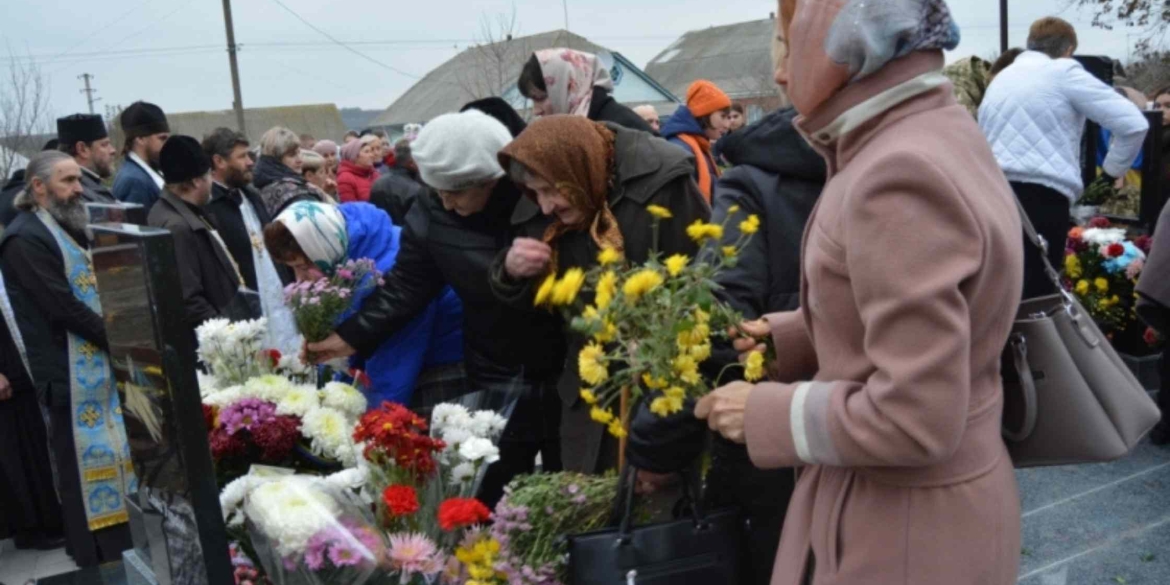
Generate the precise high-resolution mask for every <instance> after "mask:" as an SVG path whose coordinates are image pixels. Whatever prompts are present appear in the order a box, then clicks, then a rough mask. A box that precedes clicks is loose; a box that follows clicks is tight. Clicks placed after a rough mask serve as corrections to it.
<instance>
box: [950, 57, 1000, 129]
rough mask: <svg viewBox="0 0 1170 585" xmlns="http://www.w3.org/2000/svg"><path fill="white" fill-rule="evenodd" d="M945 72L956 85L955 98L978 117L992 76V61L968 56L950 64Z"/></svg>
mask: <svg viewBox="0 0 1170 585" xmlns="http://www.w3.org/2000/svg"><path fill="white" fill-rule="evenodd" d="M943 74H944V75H946V76H947V77H948V78H950V80H951V83H952V84H954V86H955V99H957V100H958V101H959V103H960V104H961V105H962V106H963V107H965V108H967V111H969V112H971V115H972V116H975V117H976V118H978V117H979V104H980V103H981V102H983V92H985V91H987V84H988V83H989V81H990V77H991V63H988V62H987V61H984V60H983V59H980V58H979V57H974V56H972V57H967V58H966V59H962V60H960V61H955V62H954V63H951V64H950V65H948V66H947V67H946V68H945V69H943Z"/></svg>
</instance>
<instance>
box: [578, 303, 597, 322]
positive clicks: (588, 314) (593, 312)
mask: <svg viewBox="0 0 1170 585" xmlns="http://www.w3.org/2000/svg"><path fill="white" fill-rule="evenodd" d="M581 318H582V319H585V320H586V321H589V322H591V323H592V322H593V321H597V320H598V319H600V318H601V315H599V314H598V313H597V307H594V306H593V305H585V309H584V310H583V311H581Z"/></svg>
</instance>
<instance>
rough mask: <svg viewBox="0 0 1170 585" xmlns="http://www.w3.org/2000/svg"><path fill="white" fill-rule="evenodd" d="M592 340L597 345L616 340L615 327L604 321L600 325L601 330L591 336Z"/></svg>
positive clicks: (611, 323) (610, 322)
mask: <svg viewBox="0 0 1170 585" xmlns="http://www.w3.org/2000/svg"><path fill="white" fill-rule="evenodd" d="M593 339H594V341H596V342H597V343H609V342H611V341H613V340H614V339H617V326H616V325H614V324H613V322H612V321H608V320H606V321H605V322H603V323H602V324H601V329H600V330H599V331H598V332H597V333H594V334H593Z"/></svg>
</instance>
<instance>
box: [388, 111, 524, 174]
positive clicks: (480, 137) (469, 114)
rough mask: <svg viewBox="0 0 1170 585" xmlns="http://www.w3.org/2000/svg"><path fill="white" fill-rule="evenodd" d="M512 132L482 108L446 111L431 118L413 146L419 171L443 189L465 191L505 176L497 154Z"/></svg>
mask: <svg viewBox="0 0 1170 585" xmlns="http://www.w3.org/2000/svg"><path fill="white" fill-rule="evenodd" d="M511 141H512V134H511V133H510V132H508V129H507V128H506V127H505V126H504V125H503V124H501V123H500V122H499V121H498V120H496V119H495V118H493V117H491V116H489V115H487V114H484V113H483V112H480V111H478V110H468V111H466V112H462V113H458V114H444V115H442V116H439V117H438V118H435V119H434V120H431V121H430V122H428V123H427V125H426V126H424V127H423V129H422V132H419V134H418V139H416V140H415V141H414V143H413V144H411V145H410V148H411V155H412V156H413V157H414V161H415V162H416V163H417V164H418V172H419V174H420V175H422V180H423V182H424V183H426V184H427V185H430V186H431V187H432V188H434V189H438V190H440V191H462V190H464V189H467V188H469V187H474V186H475V185H477V184H479V183H482V182H484V181H490V180H492V179H498V178H500V177H503V176H504V174H505V173H504V169H503V167H501V166H500V160H499V157H498V156H497V154H498V153H499V152H500V150H502V149H503V148H504V147H505V146H507V145H508V143H509V142H511Z"/></svg>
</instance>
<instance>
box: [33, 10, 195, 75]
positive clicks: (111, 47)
mask: <svg viewBox="0 0 1170 585" xmlns="http://www.w3.org/2000/svg"><path fill="white" fill-rule="evenodd" d="M190 3H191V0H186V2H183V3H181V4H179V6H178V7H176V8H175V9H174V10H172V11H170V12H168V13H166V14H165V15H163V16H162V17H161V18H156V19H154V20H152V21H150V24H148V25H146V26H145V27H143V28H141V29H138V30H136V31H134V32H132V33H130V34H128V35H126V36H124V37H122V38H121V39H118V41H117V42H115V43H114V44H112V45H109V46H107V47H106V48H105V49H102V51H98V52H99V53H100V52H103V51H109V50H111V49H113V48H114V47H117V46H118V45H120V44H122V43H124V42H126V41H128V40H130V39H132V38H134V37H136V36H138V35H140V34H142V33H144V32H147V31H149V30H150V29H152V28H154V26H155V25H156V24H158V23H160V22H162V21H164V20H166V19H168V18H170V17H172V16H174V15H175V13H177V12H179V11H180V10H182V9H184V8H186V7H187V5H188V4H190ZM67 68H68V65H66V66H65V67H59V68H57V69H54V70H53V71H50V72H49V75H55V74H57V73H60V72H61V71H64V70H65V69H67Z"/></svg>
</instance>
